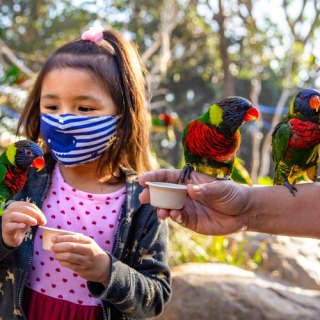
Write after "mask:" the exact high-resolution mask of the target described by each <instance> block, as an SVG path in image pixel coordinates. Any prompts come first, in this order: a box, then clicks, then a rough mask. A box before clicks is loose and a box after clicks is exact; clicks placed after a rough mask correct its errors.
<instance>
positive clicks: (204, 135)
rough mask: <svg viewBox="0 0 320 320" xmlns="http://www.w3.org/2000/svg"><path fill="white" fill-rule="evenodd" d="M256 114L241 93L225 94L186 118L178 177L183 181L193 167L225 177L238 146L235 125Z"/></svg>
mask: <svg viewBox="0 0 320 320" xmlns="http://www.w3.org/2000/svg"><path fill="white" fill-rule="evenodd" d="M258 117H259V112H258V110H257V109H256V108H254V107H253V105H252V103H251V102H250V101H248V100H247V99H245V98H242V97H228V98H225V99H223V100H221V101H219V102H218V103H216V104H213V105H212V106H211V107H209V109H208V110H207V111H206V112H205V113H204V114H203V115H202V116H200V117H199V118H197V119H195V120H192V121H190V122H189V123H188V124H187V125H186V127H185V129H184V132H183V137H182V142H183V148H184V156H185V160H186V163H187V165H186V166H185V167H184V168H183V170H182V173H181V177H180V180H181V181H182V182H183V181H184V180H185V178H186V177H189V176H190V173H191V171H192V170H193V169H195V170H196V171H198V172H201V173H204V174H208V175H211V176H214V177H217V178H222V179H228V178H229V176H230V175H231V172H232V169H233V164H234V158H235V154H236V152H237V150H238V149H239V147H240V142H241V135H240V131H239V127H240V126H241V124H242V123H243V122H244V121H251V120H254V119H257V118H258Z"/></svg>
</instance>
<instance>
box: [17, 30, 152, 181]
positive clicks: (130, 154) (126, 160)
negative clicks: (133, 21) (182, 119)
mask: <svg viewBox="0 0 320 320" xmlns="http://www.w3.org/2000/svg"><path fill="white" fill-rule="evenodd" d="M103 37H104V40H106V41H107V42H108V43H109V44H110V45H111V46H112V47H113V49H114V54H111V53H110V52H108V51H107V50H106V49H105V48H104V47H102V46H100V45H97V44H96V43H94V42H92V41H87V40H76V41H73V42H70V43H67V44H65V45H64V46H62V47H60V48H59V49H57V50H56V51H55V52H54V53H53V54H52V55H51V56H50V57H49V58H48V59H47V60H46V62H45V64H44V65H43V67H42V69H41V71H40V73H39V75H38V77H37V79H36V81H35V84H34V87H33V89H32V91H31V93H30V95H29V98H28V100H27V102H26V105H25V107H24V110H23V111H22V114H21V117H20V121H19V124H18V129H17V132H19V131H20V128H21V127H23V128H24V130H25V135H26V137H27V138H28V139H30V140H33V141H36V142H38V143H40V144H42V145H43V146H44V149H45V152H46V155H47V157H46V158H49V160H50V156H49V150H48V148H47V147H46V145H45V144H44V141H43V140H42V138H41V134H40V95H41V87H42V82H43V79H44V77H45V76H46V75H47V74H48V73H49V72H50V71H51V70H54V69H60V68H74V69H82V70H86V71H88V72H90V73H91V74H93V76H94V77H95V78H96V79H98V81H99V82H100V83H101V84H102V86H103V87H104V88H105V89H106V90H108V92H110V94H111V97H112V99H113V101H114V102H115V104H116V106H117V108H118V113H119V114H121V115H122V116H121V118H120V120H119V122H118V126H117V134H118V139H116V142H115V143H114V144H113V145H112V146H111V148H109V149H108V150H107V151H106V152H105V153H104V154H103V155H102V157H101V158H100V160H99V165H98V174H99V177H100V178H107V179H109V178H111V177H116V176H117V173H119V171H120V172H122V173H123V170H130V171H133V172H135V173H141V172H143V171H146V170H151V169H152V165H151V153H150V148H149V131H150V115H149V113H148V111H147V110H146V100H145V99H146V98H145V81H144V72H145V68H144V67H143V65H142V63H141V60H140V57H139V55H138V53H137V50H136V48H135V47H134V46H133V45H131V44H130V43H129V42H128V41H126V40H125V39H123V38H122V37H121V36H120V35H119V34H118V33H116V32H115V31H110V30H108V31H104V32H103ZM48 156H49V157H48ZM51 160H52V158H51ZM119 169H120V170H119ZM122 178H123V174H122Z"/></svg>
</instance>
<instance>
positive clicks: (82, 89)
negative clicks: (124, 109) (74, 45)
mask: <svg viewBox="0 0 320 320" xmlns="http://www.w3.org/2000/svg"><path fill="white" fill-rule="evenodd" d="M40 112H41V113H49V114H54V115H60V114H66V113H70V114H75V115H79V116H88V117H90V116H111V115H116V114H117V107H116V105H115V103H114V102H113V100H112V98H111V95H110V93H109V92H106V90H105V89H103V88H102V86H100V85H99V83H98V80H97V79H95V78H94V77H93V76H92V75H91V74H90V73H89V72H87V71H84V70H80V69H72V68H64V69H55V70H52V71H50V72H49V73H48V74H47V75H46V76H45V78H44V79H43V82H42V87H41V97H40Z"/></svg>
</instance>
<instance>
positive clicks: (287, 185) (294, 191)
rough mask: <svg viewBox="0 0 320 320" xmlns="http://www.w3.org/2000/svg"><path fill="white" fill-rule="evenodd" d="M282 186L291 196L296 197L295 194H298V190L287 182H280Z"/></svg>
mask: <svg viewBox="0 0 320 320" xmlns="http://www.w3.org/2000/svg"><path fill="white" fill-rule="evenodd" d="M282 184H283V185H284V186H285V187H287V188H288V189H289V191H290V192H291V194H292V195H293V196H295V195H296V192H298V189H297V188H296V187H295V186H294V185H292V184H291V183H289V181H288V180H284V181H283V182H282Z"/></svg>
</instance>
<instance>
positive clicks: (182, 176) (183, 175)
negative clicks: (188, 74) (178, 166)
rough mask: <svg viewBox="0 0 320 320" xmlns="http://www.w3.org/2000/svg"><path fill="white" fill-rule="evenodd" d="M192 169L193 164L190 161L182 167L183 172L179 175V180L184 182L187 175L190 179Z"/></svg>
mask: <svg viewBox="0 0 320 320" xmlns="http://www.w3.org/2000/svg"><path fill="white" fill-rule="evenodd" d="M192 171H193V166H192V165H191V164H190V163H187V164H186V165H185V166H184V167H183V169H182V172H181V174H180V177H179V182H180V181H181V182H182V183H183V182H184V181H185V179H186V177H187V178H188V179H190V177H191V172H192Z"/></svg>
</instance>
